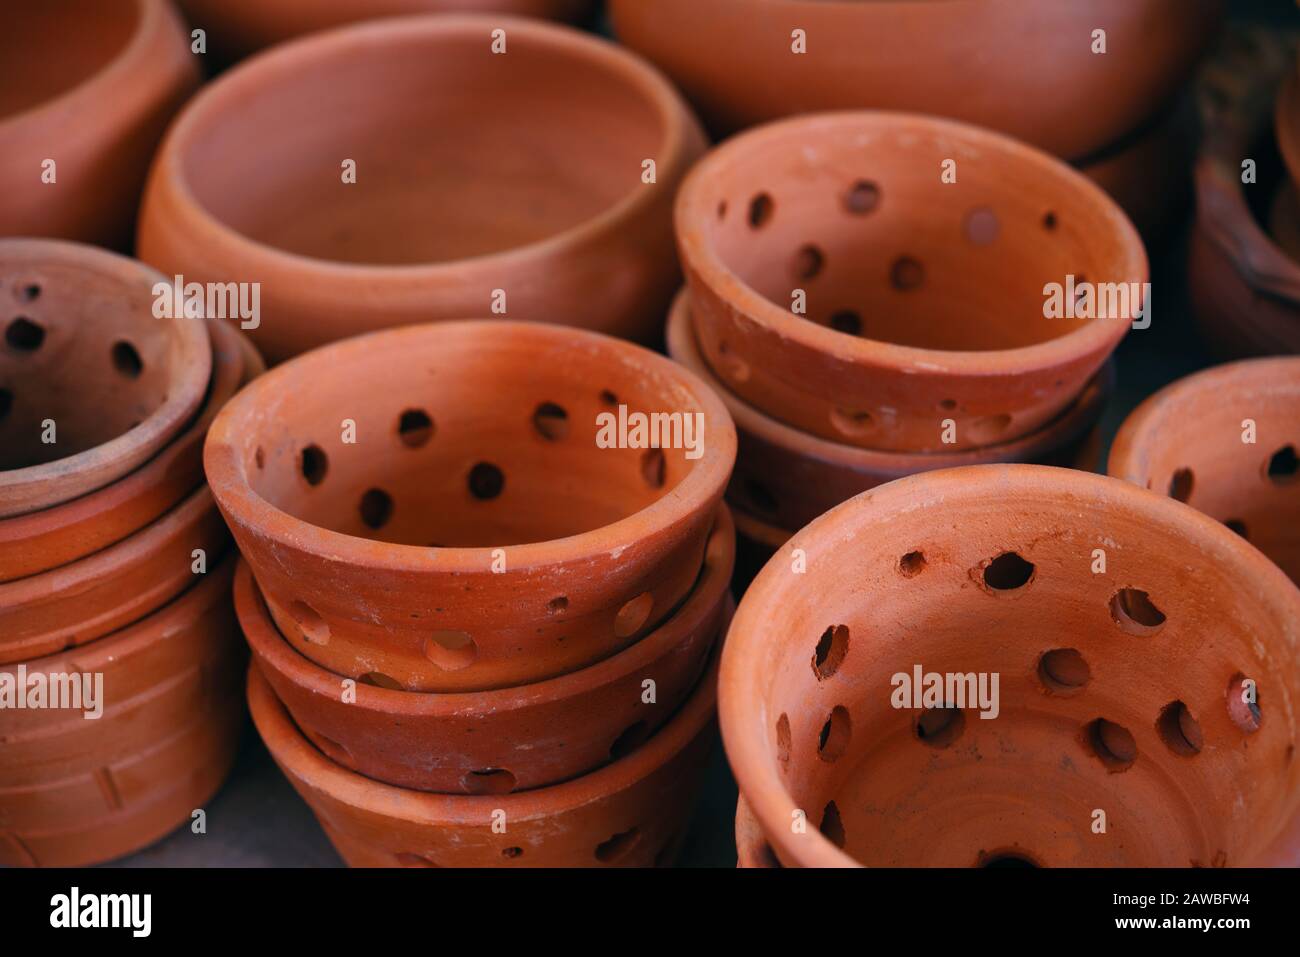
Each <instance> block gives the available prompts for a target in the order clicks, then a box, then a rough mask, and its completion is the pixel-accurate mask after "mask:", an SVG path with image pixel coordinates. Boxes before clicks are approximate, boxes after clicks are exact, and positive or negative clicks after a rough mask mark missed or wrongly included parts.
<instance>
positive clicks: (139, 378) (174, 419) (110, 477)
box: [0, 239, 212, 518]
mask: <svg viewBox="0 0 1300 957" xmlns="http://www.w3.org/2000/svg"><path fill="white" fill-rule="evenodd" d="M160 281H162V277H161V276H160V275H158V274H157V273H156V272H154V271H153V270H152V269H150V268H148V267H147V266H144V265H142V264H141V263H138V262H135V261H134V260H131V259H127V258H125V257H123V256H118V255H115V254H113V253H108V252H104V251H103V250H100V249H95V248H93V247H90V246H82V245H79V244H76V243H67V242H61V241H56V240H39V239H38V240H27V239H0V325H2V326H3V329H4V340H3V344H0V518H7V517H9V516H13V515H21V514H24V513H26V512H34V511H36V510H38V509H42V508H48V507H50V506H52V505H58V504H61V503H63V502H67V501H70V500H72V499H74V498H76V497H78V496H80V495H85V494H86V493H87V492H93V491H95V490H96V489H100V488H103V487H104V486H106V485H108V484H109V483H110V482H113V481H114V480H116V479H119V478H121V477H122V476H124V475H126V474H127V473H128V472H130V471H132V470H133V469H135V468H137V467H138V466H140V465H142V464H143V463H144V462H146V461H147V460H148V459H150V458H151V457H153V456H154V455H156V454H157V453H158V452H159V451H160V450H161V449H162V448H163V447H164V446H165V445H166V444H167V443H168V442H169V441H170V440H171V439H172V438H173V437H175V436H176V435H177V434H178V433H179V432H180V431H181V430H182V429H183V428H184V427H185V424H186V422H187V421H188V420H189V419H190V418H191V417H192V416H193V415H194V413H195V412H196V411H197V409H198V407H199V405H200V403H201V402H202V401H203V395H204V391H205V390H206V389H207V387H208V380H209V378H210V375H211V371H212V347H211V345H210V344H209V341H208V333H207V330H206V329H205V328H204V327H203V324H202V323H199V322H196V321H194V320H192V319H180V318H178V319H159V318H156V317H155V316H154V313H153V306H154V296H153V287H154V284H155V283H156V282H160ZM51 438H52V439H53V441H50V439H51Z"/></svg>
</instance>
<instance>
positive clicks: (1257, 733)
mask: <svg viewBox="0 0 1300 957" xmlns="http://www.w3.org/2000/svg"><path fill="white" fill-rule="evenodd" d="M788 549H789V550H787V549H782V551H781V552H780V553H778V554H777V555H776V556H775V557H773V559H772V560H771V561H770V562H769V563H768V564H767V566H766V567H765V568H764V569H763V571H762V572H761V573H760V574H759V576H758V578H757V579H756V580H755V581H754V583H753V585H752V586H751V587H750V589H749V591H748V592H747V593H746V594H745V597H744V600H743V601H742V602H741V604H740V607H739V609H738V610H737V613H736V617H735V619H734V621H733V623H732V626H731V629H730V630H729V632H728V634H727V640H726V644H725V646H724V650H723V662H722V675H721V680H720V687H719V709H720V716H721V722H722V733H723V741H724V743H725V744H726V748H727V755H728V757H729V759H730V761H731V766H732V769H733V770H734V771H735V774H736V780H737V782H738V784H739V786H740V791H741V794H743V795H744V798H745V801H746V802H747V803H748V804H749V806H750V808H752V810H753V814H754V818H755V819H756V820H757V822H758V825H759V827H760V828H761V829H762V832H763V835H764V837H765V838H766V841H767V843H768V844H769V845H770V847H771V849H772V851H773V852H774V853H775V856H776V858H777V859H778V860H779V861H780V862H781V863H782V864H783V865H786V866H792V865H811V866H837V865H849V864H853V863H859V864H867V865H881V866H891V865H904V866H918V865H920V866H929V865H942V866H955V867H970V866H978V865H990V864H991V865H1003V864H1037V865H1043V866H1140V865H1149V866H1174V867H1187V866H1189V865H1195V864H1200V865H1205V866H1209V865H1212V864H1213V865H1220V866H1221V865H1225V864H1226V865H1228V866H1250V865H1270V864H1284V863H1285V864H1289V865H1291V866H1294V865H1295V864H1296V863H1297V861H1300V831H1297V829H1296V823H1297V812H1298V811H1300V762H1297V761H1295V760H1293V754H1294V751H1295V742H1296V735H1297V730H1298V728H1297V726H1298V725H1300V717H1298V716H1300V710H1298V709H1297V705H1298V704H1300V700H1298V699H1300V662H1298V661H1297V658H1296V655H1295V648H1296V646H1297V642H1298V641H1300V591H1298V590H1297V589H1296V588H1295V586H1294V585H1292V584H1291V582H1290V581H1288V580H1287V578H1286V576H1285V575H1284V574H1282V572H1281V571H1280V570H1279V569H1278V568H1277V567H1276V566H1275V565H1273V564H1272V563H1271V562H1269V561H1268V559H1266V558H1265V557H1264V556H1263V555H1262V554H1260V553H1259V552H1258V551H1257V550H1255V549H1254V548H1252V547H1250V546H1249V545H1248V544H1246V543H1245V542H1243V541H1242V540H1241V539H1240V538H1239V537H1238V536H1236V535H1234V534H1233V533H1232V532H1230V531H1229V530H1228V529H1226V528H1224V527H1223V526H1222V525H1221V524H1219V523H1218V522H1215V521H1214V520H1212V519H1210V518H1208V517H1207V516H1205V515H1202V514H1201V513H1199V512H1197V511H1196V510H1194V509H1191V508H1188V507H1187V506H1185V505H1183V504H1181V503H1179V502H1173V501H1170V500H1169V499H1168V498H1166V497H1164V496H1161V495H1155V494H1153V493H1151V492H1149V491H1147V490H1145V489H1141V488H1137V487H1135V486H1133V485H1131V484H1129V483H1127V482H1122V481H1119V480H1117V479H1114V478H1109V477H1106V476H1101V475H1088V474H1085V473H1082V472H1075V471H1071V470H1066V469H1056V468H1047V467H1043V466H1034V465H983V466H972V467H970V468H962V469H951V470H948V471H943V472H929V473H926V474H924V475H915V476H911V477H908V478H905V479H900V480H898V481H897V482H892V483H890V484H889V485H885V486H881V487H880V488H877V489H874V490H872V491H871V492H867V493H865V494H863V495H860V496H858V497H857V498H855V499H852V500H851V501H849V502H846V503H844V504H843V505H841V506H840V507H839V508H836V509H834V510H832V511H831V512H828V513H827V514H826V515H823V516H822V517H821V518H819V519H817V521H815V522H813V523H812V524H811V525H809V526H808V527H807V528H805V529H803V530H802V531H801V532H799V533H798V534H797V535H796V536H795V537H794V538H793V539H792V540H791V542H790V544H789V546H788ZM794 549H801V550H802V552H801V553H800V554H799V555H798V556H794V557H798V558H800V559H802V561H801V562H799V563H796V562H795V561H794V558H792V556H793V555H794V553H793V550H794ZM1170 556H1178V558H1177V560H1171V558H1170ZM800 570H802V573H798V572H799V571H800ZM927 676H932V677H927ZM994 676H997V679H998V683H997V685H996V687H995V686H994V685H993V683H992V681H993V677H994ZM918 678H919V679H920V680H917V679H918ZM981 689H982V690H983V696H982V697H981V695H980V690H981ZM927 690H928V691H929V694H928V695H926V694H925V693H924V692H926V691H927ZM984 715H990V716H991V717H989V718H985V717H984Z"/></svg>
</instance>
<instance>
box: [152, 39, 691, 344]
mask: <svg viewBox="0 0 1300 957" xmlns="http://www.w3.org/2000/svg"><path fill="white" fill-rule="evenodd" d="M494 30H504V31H505V37H506V44H507V46H506V50H507V52H506V54H505V55H493V54H492V52H491V46H492V43H493V39H492V32H493V31H494ZM466 103H473V104H474V108H473V109H466V106H465V104H466ZM486 115H491V116H493V117H494V120H493V122H492V123H490V124H485V123H482V122H481V118H482V117H483V116H486ZM505 130H508V131H509V134H508V135H505V134H504V133H503V132H502V131H505ZM703 148H704V139H703V134H702V133H701V132H700V130H699V127H698V124H697V123H696V121H695V119H694V117H693V116H692V114H691V113H690V111H689V109H688V108H687V107H686V105H685V103H684V102H683V101H682V100H681V98H680V96H679V95H678V94H677V93H676V91H675V90H674V89H673V87H672V86H671V85H670V84H669V83H668V81H667V80H665V79H664V78H663V77H662V76H661V75H660V74H659V73H658V72H657V71H656V70H654V69H653V68H652V67H650V66H649V65H648V64H645V63H643V62H642V61H641V60H640V59H639V58H638V57H635V56H633V55H632V54H629V53H627V52H626V51H625V50H622V49H619V48H617V47H615V46H613V45H612V44H609V43H607V42H605V41H603V40H600V39H596V38H593V37H591V36H588V35H585V34H582V33H579V32H578V31H575V30H572V29H569V28H566V27H559V26H554V25H551V24H548V23H543V22H541V21H537V20H527V19H515V18H510V17H492V16H484V17H474V16H453V15H442V16H427V17H418V18H401V19H395V20H384V21H378V22H374V23H369V24H361V25H357V26H352V27H344V28H341V29H338V30H332V31H329V32H327V33H323V34H318V35H314V36H310V37H305V38H303V39H301V40H298V41H294V42H292V43H289V44H286V45H284V46H283V47H281V48H278V49H276V50H272V51H268V52H267V54H266V55H265V56H262V57H258V58H257V59H255V60H252V61H249V62H248V63H246V64H244V65H241V66H240V67H238V68H236V69H234V70H232V71H230V72H229V73H227V74H225V75H224V76H222V77H221V78H220V79H219V80H217V81H216V82H214V83H212V84H210V85H209V86H208V87H207V88H205V89H204V91H203V92H202V93H201V94H200V95H199V96H197V97H196V98H195V99H194V102H193V103H192V104H190V106H189V107H188V108H187V109H186V110H185V111H184V113H183V114H182V115H181V117H180V118H179V119H178V120H177V122H176V124H175V125H174V126H173V127H172V129H171V131H170V133H169V134H168V137H167V140H166V142H165V143H164V144H163V147H162V149H161V151H160V153H159V156H158V159H157V162H156V163H155V165H154V169H153V172H152V174H151V177H150V183H149V187H148V190H147V193H146V197H145V201H144V206H143V209H142V214H141V215H142V222H141V231H140V244H139V250H140V255H141V258H143V259H144V260H145V261H147V262H151V263H153V264H155V265H156V266H158V267H159V268H160V269H162V270H163V271H164V272H166V273H167V274H168V275H172V274H173V273H180V274H183V275H184V276H185V277H186V279H187V280H197V281H201V282H202V281H230V280H232V279H245V278H252V279H257V280H259V281H260V282H261V297H262V298H261V313H262V322H261V325H260V327H259V328H258V329H256V330H255V331H253V332H252V333H251V335H252V336H253V339H254V341H255V342H256V343H257V345H258V346H259V348H261V349H262V351H263V353H264V354H265V355H266V356H267V358H268V359H269V360H271V361H273V362H275V361H279V360H281V359H284V358H286V357H288V356H292V355H296V354H298V353H300V352H303V351H305V350H307V349H310V348H312V347H314V346H318V345H321V344H322V343H326V342H329V341H331V340H335V339H341V338H344V337H347V336H351V335H355V334H357V333H360V332H366V331H371V330H375V329H381V328H385V327H389V326H396V325H403V324H411V323H417V322H427V321H429V320H433V319H461V318H464V317H466V316H483V315H499V314H505V315H508V316H510V317H517V318H520V319H527V320H533V321H542V320H545V321H553V322H560V323H563V324H565V325H572V326H579V327H584V328H589V329H596V330H600V331H604V332H609V333H614V334H617V335H619V336H623V337H625V338H631V339H640V340H644V341H649V340H650V339H652V338H653V337H654V336H655V335H656V334H657V332H658V327H659V323H660V321H661V320H662V317H663V313H664V310H666V309H667V307H668V302H669V300H670V299H671V298H672V294H673V291H674V290H675V289H676V287H677V285H678V284H679V283H680V274H679V271H678V267H677V263H676V261H675V258H674V256H673V240H672V224H671V216H672V201H673V194H674V192H675V191H676V189H677V186H678V184H679V182H680V181H681V178H682V176H683V174H684V172H685V170H686V167H687V166H688V165H689V164H690V163H691V162H692V161H693V160H694V159H695V158H696V157H698V156H699V155H700V153H701V151H702V150H703ZM324 156H328V157H331V158H330V159H329V163H328V165H329V166H330V170H329V171H327V173H328V175H323V176H322V175H319V174H320V172H321V163H322V162H323V159H322V157H324ZM346 160H353V161H355V164H356V167H355V171H356V176H355V182H353V183H345V182H343V179H344V172H345V171H344V170H343V169H342V165H341V164H344V162H345V161H346ZM647 160H653V161H654V180H655V181H654V182H653V183H645V182H643V181H642V176H643V171H644V170H645V169H646V167H644V166H643V164H644V163H645V161H647Z"/></svg>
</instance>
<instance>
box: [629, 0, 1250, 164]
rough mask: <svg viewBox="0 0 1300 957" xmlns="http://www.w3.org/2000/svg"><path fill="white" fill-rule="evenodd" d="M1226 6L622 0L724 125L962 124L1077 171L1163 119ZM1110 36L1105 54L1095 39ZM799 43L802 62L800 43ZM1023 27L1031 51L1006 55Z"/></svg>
mask: <svg viewBox="0 0 1300 957" xmlns="http://www.w3.org/2000/svg"><path fill="white" fill-rule="evenodd" d="M1223 8H1224V4H1223V3H1222V2H1219V0H1207V2H1203V3H1202V2H1197V3H1191V4H1189V3H1186V2H1184V0H1049V2H1040V3H1035V4H1034V5H1033V7H1032V9H1027V8H1026V6H1025V4H1023V3H1021V2H1020V0H933V2H920V3H918V2H914V0H892V2H891V0H872V2H867V3H862V2H854V0H822V2H815V3H810V2H807V0H763V2H760V3H755V2H754V0H654V2H646V0H611V3H610V8H609V9H610V16H611V18H612V21H613V26H614V32H615V33H616V34H617V35H618V37H619V39H620V40H621V41H622V42H623V43H626V44H627V45H628V46H630V47H631V48H632V49H634V50H637V51H639V52H641V53H643V54H645V55H646V56H647V57H649V58H650V59H651V60H652V61H654V62H655V63H657V64H658V65H659V66H660V67H662V68H663V70H664V71H665V72H666V73H667V74H668V75H669V76H671V77H672V78H673V79H674V80H675V81H676V82H677V84H678V86H680V87H681V88H682V89H683V90H684V91H685V92H686V94H687V96H688V97H689V98H690V99H691V101H692V102H693V103H694V104H695V105H696V106H697V107H698V108H699V110H700V112H701V114H702V115H703V116H704V118H705V120H706V122H707V123H708V124H709V125H710V127H711V128H714V129H717V130H719V131H727V132H729V131H733V130H736V129H739V128H741V127H745V126H751V125H753V124H755V123H761V122H764V121H767V120H772V119H777V118H780V117H785V116H789V115H791V114H794V113H808V112H816V111H819V110H845V109H866V108H874V109H893V110H909V111H915V112H918V113H932V114H937V115H940V116H951V117H953V118H956V119H959V120H965V121H967V122H970V123H975V124H978V125H980V126H985V127H990V128H992V129H997V130H1001V131H1003V132H1005V133H1009V134H1010V135H1012V136H1015V137H1018V138H1019V139H1023V140H1026V141H1027V142H1030V143H1034V144H1036V145H1038V146H1040V147H1042V148H1043V149H1046V150H1049V151H1051V152H1053V153H1055V154H1057V155H1059V156H1064V157H1066V158H1067V159H1082V158H1084V157H1086V156H1088V155H1089V154H1092V153H1094V152H1097V151H1099V150H1103V149H1105V148H1106V147H1108V146H1110V145H1111V144H1112V143H1114V142H1115V141H1116V140H1118V139H1120V138H1121V137H1123V136H1125V135H1126V134H1128V133H1129V132H1130V131H1132V130H1133V129H1135V128H1137V127H1140V126H1141V125H1142V124H1144V123H1145V122H1147V121H1148V120H1149V119H1150V118H1151V117H1152V116H1154V115H1155V114H1156V113H1158V112H1159V111H1160V110H1161V109H1162V108H1163V107H1164V106H1165V105H1166V104H1167V103H1168V102H1169V101H1170V100H1172V99H1173V98H1174V94H1175V92H1176V91H1177V90H1178V87H1179V86H1180V84H1181V83H1182V82H1183V81H1184V80H1185V79H1186V78H1187V75H1188V74H1189V73H1190V71H1191V69H1192V66H1193V64H1194V63H1195V61H1196V59H1197V57H1198V56H1199V55H1200V53H1201V52H1202V50H1203V49H1204V48H1205V46H1206V44H1207V43H1208V42H1209V41H1210V40H1211V39H1212V38H1213V37H1214V35H1215V34H1216V32H1217V27H1218V25H1219V23H1220V21H1221V18H1222V14H1223ZM1098 29H1101V30H1105V31H1106V44H1107V47H1106V53H1105V54H1098V53H1095V52H1093V42H1094V39H1093V31H1094V30H1098ZM796 30H798V31H802V40H803V41H804V47H803V48H804V50H805V51H806V52H802V53H796V52H794V51H795V44H796V43H797V42H798V40H799V39H800V37H797V36H796V35H795V31H796ZM1008 30H1014V31H1015V32H1016V34H1017V35H1018V36H1020V37H1022V38H1023V39H1024V41H1025V42H1023V43H1020V44H1017V45H1016V46H1015V52H1014V55H1012V54H1010V53H1009V52H1008V51H1007V50H1005V49H1001V46H1000V45H1001V44H1003V43H1005V41H1006V39H1007V37H1008V36H1009V34H1008V33H1007V31H1008Z"/></svg>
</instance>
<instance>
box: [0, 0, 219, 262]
mask: <svg viewBox="0 0 1300 957" xmlns="http://www.w3.org/2000/svg"><path fill="white" fill-rule="evenodd" d="M8 6H9V9H7V10H6V11H5V13H6V17H5V29H4V33H3V35H0V235H9V236H15V235H17V236H56V237H60V238H63V239H76V240H80V241H82V242H89V243H98V244H100V245H106V246H112V247H115V248H121V249H125V248H126V247H127V246H128V245H129V244H130V241H131V232H132V226H133V224H134V221H135V211H136V207H137V205H138V204H139V202H140V193H141V190H142V188H143V187H144V180H145V172H146V171H147V169H148V167H149V160H150V157H151V156H152V155H153V151H154V149H155V148H156V147H157V145H158V141H159V139H161V138H162V133H163V129H164V128H165V127H166V125H167V123H168V121H169V120H170V119H171V117H172V115H173V114H174V113H175V112H176V110H177V108H179V106H180V105H181V103H182V102H183V101H184V100H185V98H186V97H188V96H189V94H190V93H191V92H192V91H193V90H194V88H195V87H197V86H198V84H199V70H198V65H197V61H196V60H195V58H194V56H193V55H192V54H191V53H190V49H189V43H190V40H189V37H188V36H187V35H186V32H185V29H184V25H183V24H182V22H181V19H180V17H178V16H177V15H176V12H175V10H173V9H172V6H171V4H170V3H168V2H167V0H122V2H117V3H102V2H99V0H47V2H45V3H25V4H9V5H8ZM70 24H75V29H71V28H70V27H69V25H70ZM73 131H75V135H74V133H73ZM50 160H53V161H54V166H53V167H50V166H49V165H48V161H50ZM51 176H53V180H52V181H51V180H50V177H51Z"/></svg>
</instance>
